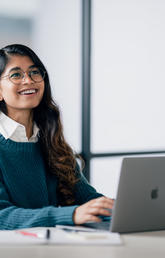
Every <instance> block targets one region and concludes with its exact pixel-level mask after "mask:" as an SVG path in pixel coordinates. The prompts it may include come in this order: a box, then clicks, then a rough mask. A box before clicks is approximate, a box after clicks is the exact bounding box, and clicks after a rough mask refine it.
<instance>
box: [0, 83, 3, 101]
mask: <svg viewBox="0 0 165 258" xmlns="http://www.w3.org/2000/svg"><path fill="white" fill-rule="evenodd" d="M2 100H3V96H2V92H1V85H0V101H2Z"/></svg>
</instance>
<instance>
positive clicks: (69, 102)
mask: <svg viewBox="0 0 165 258" xmlns="http://www.w3.org/2000/svg"><path fill="white" fill-rule="evenodd" d="M80 3H81V1H80V0H69V1H68V0H60V1H59V0H47V1H46V2H45V1H44V0H41V1H40V6H39V8H38V12H37V15H36V17H35V27H34V33H33V35H34V39H33V48H34V49H35V51H36V52H37V53H38V55H39V56H40V57H41V59H42V61H43V62H44V64H45V65H46V67H47V69H48V72H49V75H50V79H51V84H52V90H53V96H54V99H55V101H56V102H57V103H58V104H59V106H60V108H61V111H62V118H63V124H64V133H65V136H66V138H67V141H68V142H69V143H70V144H71V145H72V147H73V148H74V149H75V150H76V151H77V152H79V151H80V148H81V146H80V145H81V96H80V94H81V78H80V76H81V67H80V66H81V46H80V42H81V27H80V26H81V8H80Z"/></svg>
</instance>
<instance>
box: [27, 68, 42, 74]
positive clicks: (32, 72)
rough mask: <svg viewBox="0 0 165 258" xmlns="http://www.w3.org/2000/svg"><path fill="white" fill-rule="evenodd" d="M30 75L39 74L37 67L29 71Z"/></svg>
mask: <svg viewBox="0 0 165 258" xmlns="http://www.w3.org/2000/svg"><path fill="white" fill-rule="evenodd" d="M29 73H30V74H31V75H39V74H40V71H39V70H38V69H35V70H32V71H30V72H29Z"/></svg>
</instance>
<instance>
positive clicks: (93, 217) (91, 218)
mask: <svg viewBox="0 0 165 258" xmlns="http://www.w3.org/2000/svg"><path fill="white" fill-rule="evenodd" d="M90 221H92V222H100V221H101V219H100V218H99V217H97V216H94V215H91V214H90V215H87V216H86V217H85V222H90Z"/></svg>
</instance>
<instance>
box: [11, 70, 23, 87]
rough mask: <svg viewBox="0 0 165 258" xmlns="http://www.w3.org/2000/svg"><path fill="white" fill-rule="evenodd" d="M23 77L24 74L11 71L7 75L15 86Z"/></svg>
mask: <svg viewBox="0 0 165 258" xmlns="http://www.w3.org/2000/svg"><path fill="white" fill-rule="evenodd" d="M23 77H24V74H23V72H22V71H12V72H10V74H9V79H10V80H11V81H12V82H13V83H15V84H17V83H18V84H19V83H21V81H22V78H23Z"/></svg>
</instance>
